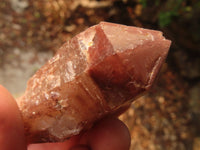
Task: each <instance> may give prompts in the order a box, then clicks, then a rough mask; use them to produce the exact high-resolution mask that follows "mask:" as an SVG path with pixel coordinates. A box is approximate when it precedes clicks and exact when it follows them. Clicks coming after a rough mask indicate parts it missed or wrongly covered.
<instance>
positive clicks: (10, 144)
mask: <svg viewBox="0 0 200 150" xmlns="http://www.w3.org/2000/svg"><path fill="white" fill-rule="evenodd" d="M0 149H2V150H14V149H15V150H26V141H25V135H24V127H23V122H22V119H21V115H20V111H19V109H18V106H17V103H16V101H15V100H14V98H13V97H12V95H11V94H10V93H9V92H8V91H7V90H6V89H5V88H4V87H3V86H1V85H0Z"/></svg>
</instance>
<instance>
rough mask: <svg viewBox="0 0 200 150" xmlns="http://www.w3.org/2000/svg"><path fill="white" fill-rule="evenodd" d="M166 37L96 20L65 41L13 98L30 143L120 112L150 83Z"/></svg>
mask: <svg viewBox="0 0 200 150" xmlns="http://www.w3.org/2000/svg"><path fill="white" fill-rule="evenodd" d="M170 44H171V41H169V40H166V39H165V38H164V37H163V36H162V33H161V32H159V31H154V30H148V29H143V28H137V27H129V26H124V25H119V24H113V23H107V22H101V23H100V24H98V25H95V26H93V27H90V28H88V29H87V30H85V31H84V32H82V33H80V34H78V35H77V36H75V37H74V38H72V39H71V40H70V41H68V42H66V43H65V44H64V45H63V46H62V47H61V48H60V49H59V50H58V52H57V54H56V55H55V56H54V57H53V58H52V59H51V60H49V61H48V62H47V63H46V64H45V65H44V66H43V67H42V68H41V69H40V70H39V71H37V72H36V74H35V75H34V76H33V77H32V78H31V79H30V80H29V81H28V85H27V90H26V92H25V93H24V95H23V96H22V97H20V98H19V99H18V100H17V102H18V105H19V108H20V110H21V112H22V116H23V120H24V126H25V132H26V136H27V140H28V142H29V143H35V142H56V141H63V140H65V139H67V138H69V137H71V136H73V135H77V134H79V133H80V132H81V131H83V130H87V129H89V128H90V127H91V126H92V125H93V123H94V122H95V121H97V120H99V119H101V118H103V117H105V116H106V115H111V114H115V113H118V112H120V110H122V109H123V108H125V107H127V106H128V105H130V104H131V102H132V101H133V100H134V99H135V98H136V97H138V95H140V94H142V93H144V92H145V91H147V90H148V89H149V88H150V87H151V86H152V84H153V81H154V80H155V78H156V75H157V74H158V72H159V70H160V68H161V65H162V64H163V63H164V60H165V58H166V56H167V53H168V50H169V47H170Z"/></svg>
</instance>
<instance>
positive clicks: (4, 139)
mask: <svg viewBox="0 0 200 150" xmlns="http://www.w3.org/2000/svg"><path fill="white" fill-rule="evenodd" d="M129 147H130V134H129V131H128V129H127V127H126V126H125V124H124V123H123V122H121V121H120V120H118V119H117V118H114V117H112V118H106V119H103V120H101V121H99V122H97V123H96V124H95V125H94V127H93V128H92V129H91V130H89V131H87V132H85V133H82V134H81V135H78V136H74V137H72V138H71V139H69V140H67V141H65V142H63V143H44V144H30V145H27V143H26V138H25V136H24V127H23V122H22V118H21V115H20V111H19V109H18V106H17V104H16V102H15V100H14V98H13V97H12V95H11V94H10V93H9V92H8V91H7V90H6V89H5V88H4V87H3V86H1V85H0V149H2V150H13V149H15V150H102V149H103V150H128V149H129Z"/></svg>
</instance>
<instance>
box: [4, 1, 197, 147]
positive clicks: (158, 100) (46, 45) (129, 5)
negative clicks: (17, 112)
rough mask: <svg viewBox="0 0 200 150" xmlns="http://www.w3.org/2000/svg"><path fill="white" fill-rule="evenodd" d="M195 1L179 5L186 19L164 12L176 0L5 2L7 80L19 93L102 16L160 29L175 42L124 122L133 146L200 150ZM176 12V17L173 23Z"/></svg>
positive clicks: (107, 18) (123, 117)
mask: <svg viewBox="0 0 200 150" xmlns="http://www.w3.org/2000/svg"><path fill="white" fill-rule="evenodd" d="M157 2H160V1H157ZM192 2H193V3H194V2H195V0H194V1H191V2H190V1H188V2H186V1H184V0H182V3H181V6H182V5H183V6H184V8H187V12H186V13H183V10H182V9H178V12H179V13H180V12H181V11H182V14H184V15H182V16H181V17H180V16H177V14H174V11H173V12H171V11H167V12H170V13H166V14H165V13H164V12H162V11H163V10H168V9H169V8H168V7H169V6H171V7H170V9H172V8H173V10H174V8H177V7H175V6H174V5H172V4H171V3H172V1H170V0H168V1H167V2H166V3H162V5H161V4H157V3H156V4H157V5H153V4H152V3H150V4H149V3H147V1H145V0H140V1H131V0H118V1H115V0H111V1H97V0H96V1H95V0H94V1H89V0H77V1H73V0H69V1H64V0H49V1H46V0H44V1H39V0H35V1H34V0H30V1H28V0H7V1H6V0H5V1H4V0H0V84H2V85H4V86H5V87H6V88H8V90H9V91H10V92H11V93H12V94H13V95H14V96H15V97H18V96H19V95H21V94H22V93H23V92H24V90H25V87H26V82H27V80H28V78H29V77H30V76H32V75H33V74H34V72H35V71H36V70H37V69H39V68H40V66H42V65H43V64H44V63H45V62H46V61H47V60H48V59H49V58H50V57H52V56H53V54H54V53H55V51H56V49H57V48H59V47H60V46H61V45H62V44H63V43H64V42H65V41H67V40H69V39H70V38H71V37H73V36H74V35H76V34H77V33H79V32H81V31H83V30H84V29H86V28H88V27H89V26H91V25H94V24H97V23H99V22H100V21H110V22H115V23H121V24H126V25H135V26H139V27H146V28H151V29H159V30H162V31H163V32H164V35H165V36H166V37H167V38H169V39H171V40H172V43H173V44H172V47H171V50H170V53H169V56H168V59H167V62H166V64H165V65H164V66H163V69H162V71H161V74H160V76H159V78H158V81H157V82H156V84H155V86H154V88H153V89H152V90H151V91H150V92H149V93H148V94H147V95H145V96H143V97H141V98H139V99H138V100H136V101H135V102H134V103H133V104H132V106H131V108H130V109H129V110H128V111H127V112H126V113H125V114H123V115H122V116H120V119H122V120H123V121H124V122H125V123H126V124H127V126H128V128H129V129H130V133H131V137H132V141H131V149H137V150H144V149H145V150H165V149H166V150H177V149H179V150H200V129H199V126H200V117H199V115H200V93H199V91H200V68H199V66H200V60H199V59H198V58H199V56H200V50H199V47H200V46H199V42H198V41H199V39H200V38H199V35H200V34H199V31H200V28H199V22H198V21H197V20H198V19H197V18H194V17H193V16H195V15H192V17H191V16H189V15H190V14H189V13H198V12H199V11H196V10H195V9H194V11H193V9H192V10H190V9H191V8H190V7H191V6H193V5H194V4H193V3H192ZM160 3H161V2H160ZM167 4H168V5H167ZM169 4H170V5H169ZM198 4H199V3H198ZM150 6H151V7H150ZM194 8H196V7H194ZM197 10H198V9H197ZM188 11H189V12H188ZM160 12H162V13H160ZM188 16H189V17H188ZM196 16H197V15H196ZM163 17H164V21H163V20H162V18H163ZM173 17H174V18H175V19H176V21H174V22H173V21H172V22H171V23H170V24H169V25H168V22H169V21H171V20H170V19H173ZM159 18H160V20H159ZM159 21H160V22H159ZM191 21H192V24H190V22H191ZM165 25H168V26H165ZM186 29H187V30H186Z"/></svg>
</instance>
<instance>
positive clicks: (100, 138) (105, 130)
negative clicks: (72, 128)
mask: <svg viewBox="0 0 200 150" xmlns="http://www.w3.org/2000/svg"><path fill="white" fill-rule="evenodd" d="M80 143H81V144H84V145H88V146H89V147H90V148H91V149H92V150H102V149H103V150H129V147H130V134H129V131H128V128H127V127H126V126H125V124H124V123H123V122H122V121H120V120H118V119H116V118H107V119H104V120H102V121H101V122H99V123H97V124H96V126H95V127H94V128H93V129H92V130H91V131H89V132H88V133H86V134H85V135H84V136H82V137H81V139H80Z"/></svg>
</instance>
